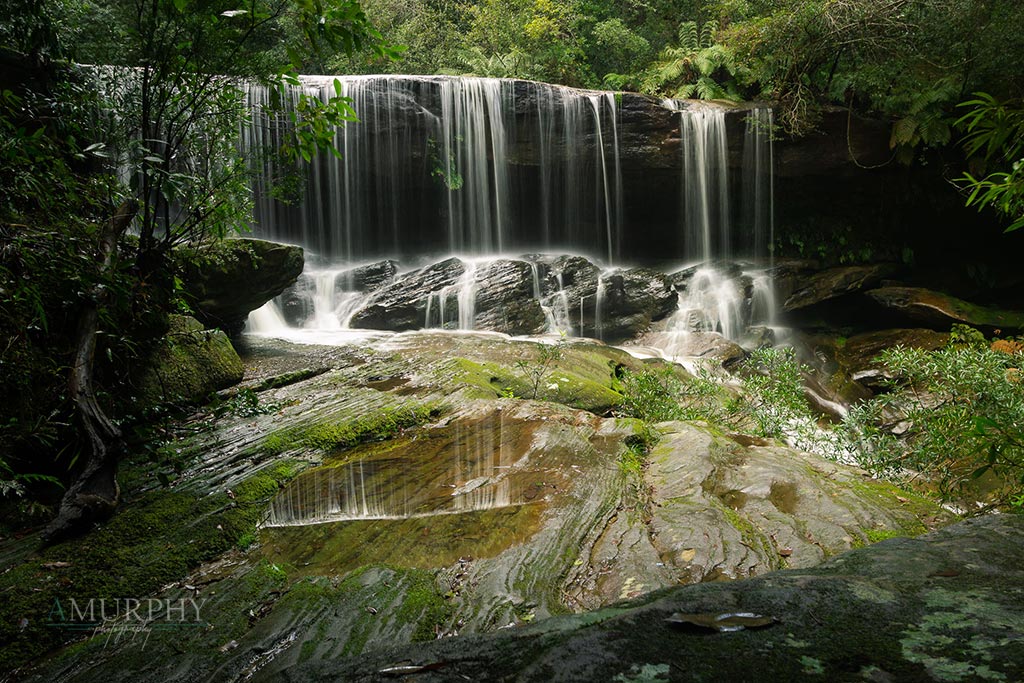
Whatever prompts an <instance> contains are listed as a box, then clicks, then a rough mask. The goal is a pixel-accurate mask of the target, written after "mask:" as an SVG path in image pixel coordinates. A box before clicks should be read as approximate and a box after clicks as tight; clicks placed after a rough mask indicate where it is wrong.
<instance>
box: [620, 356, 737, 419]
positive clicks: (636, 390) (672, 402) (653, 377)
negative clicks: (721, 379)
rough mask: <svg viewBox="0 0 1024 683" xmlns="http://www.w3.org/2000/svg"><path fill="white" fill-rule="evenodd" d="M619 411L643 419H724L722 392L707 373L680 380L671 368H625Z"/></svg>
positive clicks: (678, 375)
mask: <svg viewBox="0 0 1024 683" xmlns="http://www.w3.org/2000/svg"><path fill="white" fill-rule="evenodd" d="M621 393H622V403H621V404H620V405H619V413H620V414H621V415H625V416H628V417H636V418H639V419H641V420H644V421H645V422H652V423H653V422H667V421H670V420H707V421H709V422H715V421H721V420H723V419H725V416H726V415H725V408H724V405H725V393H724V390H723V388H722V387H721V385H720V384H718V383H717V382H716V381H715V380H714V379H712V378H711V376H710V374H709V373H706V372H702V373H699V374H698V375H697V376H695V377H692V378H687V379H686V380H683V379H682V378H681V376H680V374H679V373H678V371H676V370H674V369H673V368H672V367H668V366H664V367H660V368H657V369H644V370H640V371H639V372H633V371H631V370H626V371H625V372H624V373H623V376H622V389H621Z"/></svg>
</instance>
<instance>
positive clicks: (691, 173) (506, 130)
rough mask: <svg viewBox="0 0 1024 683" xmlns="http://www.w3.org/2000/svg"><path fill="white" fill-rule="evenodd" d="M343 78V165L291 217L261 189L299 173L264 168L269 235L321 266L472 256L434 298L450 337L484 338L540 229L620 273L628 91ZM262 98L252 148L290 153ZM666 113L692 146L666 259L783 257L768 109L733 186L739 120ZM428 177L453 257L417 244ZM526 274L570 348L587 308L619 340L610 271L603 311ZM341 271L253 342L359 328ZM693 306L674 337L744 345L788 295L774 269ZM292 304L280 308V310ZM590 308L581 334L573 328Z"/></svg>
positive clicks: (320, 84) (433, 322) (311, 184)
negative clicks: (498, 283)
mask: <svg viewBox="0 0 1024 683" xmlns="http://www.w3.org/2000/svg"><path fill="white" fill-rule="evenodd" d="M339 81H340V83H341V86H342V94H343V95H344V96H347V97H350V98H351V99H352V102H353V106H354V107H355V108H356V110H357V112H358V115H359V116H360V119H361V121H360V123H358V124H352V125H347V126H344V127H343V128H340V129H339V130H338V133H337V143H338V147H339V149H340V150H341V152H342V158H341V159H340V160H339V159H335V158H334V157H330V156H328V155H323V156H322V157H318V158H317V160H316V162H315V163H313V164H310V165H309V166H308V167H307V168H305V169H304V172H305V173H306V176H307V177H306V179H305V181H303V182H300V184H299V189H300V192H299V200H300V201H299V203H298V204H297V205H295V206H291V207H286V206H283V205H281V204H279V203H277V202H273V201H271V200H269V198H268V194H267V193H266V192H265V191H261V190H267V189H269V188H270V185H271V184H272V182H273V179H275V178H277V177H278V176H281V175H282V174H283V173H284V172H285V171H289V170H292V171H294V170H296V169H295V168H283V167H282V164H281V163H280V162H279V161H275V160H273V159H272V158H262V161H261V168H260V169H259V173H258V174H257V175H258V181H257V184H258V185H259V187H257V198H258V201H257V206H256V212H255V218H256V222H257V226H256V232H257V235H260V236H268V237H272V238H279V239H280V238H289V237H290V239H291V241H296V238H297V241H300V242H301V243H302V244H304V245H305V246H307V248H308V249H309V250H310V251H311V252H312V253H313V254H314V255H316V254H319V255H321V257H323V258H321V259H320V262H321V263H324V262H326V263H330V262H332V261H333V262H336V261H337V259H339V258H344V259H345V260H346V261H348V262H351V261H352V260H365V257H368V256H369V255H377V254H386V255H399V254H403V253H405V254H410V253H412V254H419V253H424V251H425V250H429V249H432V248H443V247H444V246H447V247H448V249H450V250H451V251H454V252H458V253H461V254H463V255H465V254H469V255H471V256H469V257H468V258H467V257H465V256H463V257H462V258H463V262H464V263H465V264H466V271H465V274H464V276H463V277H462V278H461V279H460V280H459V281H458V282H457V283H454V284H451V285H448V286H446V287H443V288H441V289H440V290H439V291H435V292H429V293H424V298H425V309H426V310H425V312H424V317H423V321H422V324H423V327H425V328H438V329H445V330H455V329H458V330H463V331H471V330H474V328H475V325H476V315H475V313H476V311H475V304H476V295H477V289H478V284H479V281H480V279H481V278H482V277H485V275H486V268H487V267H488V266H487V264H488V263H489V262H491V261H493V259H494V256H493V255H494V254H496V253H498V252H501V251H503V250H504V251H508V250H509V249H514V248H515V246H516V243H517V240H519V239H520V235H521V233H522V232H523V231H524V230H530V229H533V230H536V231H537V232H538V234H540V235H541V236H542V238H543V242H544V244H575V245H583V246H588V247H590V248H591V249H592V251H593V252H599V253H601V254H602V256H603V257H604V258H605V259H606V265H607V267H609V268H610V267H611V266H612V264H617V263H618V259H619V254H620V252H621V243H622V240H623V237H624V234H623V229H624V226H625V221H624V207H625V198H624V197H623V178H622V155H621V150H620V122H619V115H620V112H619V107H618V98H617V95H616V94H615V93H593V92H586V91H578V90H573V89H569V88H564V87H560V86H549V85H545V84H539V83H527V84H524V83H518V84H517V83H514V82H512V81H506V80H498V79H479V78H448V77H404V76H393V77H392V76H387V77H377V76H373V77H369V76H365V77H364V76H360V77H342V78H340V79H339ZM333 83H334V78H332V77H331V78H328V77H303V81H302V85H301V86H298V87H296V88H293V89H292V90H291V91H289V93H288V94H289V97H291V99H292V101H293V104H294V102H295V101H297V98H298V97H299V94H300V93H306V94H307V95H313V96H316V97H320V98H321V99H326V98H327V97H329V96H331V95H332V94H333ZM248 95H249V101H250V104H251V106H252V107H253V108H254V111H256V115H255V116H254V121H253V124H252V126H250V127H248V128H247V129H246V130H245V131H243V138H244V141H243V144H244V145H246V146H248V147H250V148H253V149H255V148H257V147H258V146H260V145H270V146H272V145H274V144H279V143H280V142H281V141H282V140H283V139H284V136H285V135H286V133H287V130H286V129H287V123H286V122H285V121H284V120H283V119H278V118H272V117H270V116H269V115H268V114H266V113H265V112H264V113H261V112H262V108H263V107H265V106H266V105H267V104H268V103H269V96H268V94H267V92H266V91H265V90H263V89H261V88H258V87H255V86H252V87H250V88H249V91H248ZM521 96H522V97H526V98H528V99H529V100H530V102H531V106H532V107H534V109H533V110H531V111H534V112H535V113H534V115H532V116H531V117H529V118H528V119H524V120H528V121H529V125H530V126H537V127H538V128H537V129H533V130H531V131H530V135H531V136H532V137H531V138H530V139H531V140H535V141H539V145H538V149H536V150H535V151H534V154H535V156H534V157H533V158H534V159H536V160H537V161H535V162H533V163H538V164H539V167H538V168H537V172H536V174H535V175H532V176H529V178H528V179H527V180H523V179H522V178H518V177H516V176H515V169H516V158H515V155H516V154H517V152H516V144H517V139H518V136H519V134H520V133H521V132H523V131H522V125H523V124H522V123H521V121H520V119H522V116H521V114H522V107H521V106H520V105H519V104H517V102H516V99H517V98H518V97H521ZM665 104H666V106H667V107H669V108H671V109H674V110H676V111H678V112H679V113H678V119H679V133H680V141H681V152H680V157H679V166H680V178H681V180H680V188H681V192H680V196H681V207H680V222H679V236H680V237H679V243H678V244H675V245H666V255H679V254H685V255H686V256H688V257H689V258H692V259H698V260H701V261H703V262H704V263H705V264H707V263H708V262H709V261H711V260H712V259H723V258H728V257H729V256H730V255H731V254H733V253H743V254H745V255H752V256H755V257H764V256H767V255H769V254H770V244H771V240H772V234H773V229H774V218H773V214H774V206H773V201H772V190H773V181H772V165H773V163H774V158H773V150H772V144H771V126H772V123H773V121H772V113H771V110H769V109H754V110H752V111H750V112H749V113H748V115H747V118H746V130H745V134H744V138H743V160H744V165H743V169H742V177H741V178H740V177H736V178H733V179H730V169H729V165H728V151H729V148H728V144H727V142H728V141H727V139H726V135H727V132H726V125H725V124H726V110H724V109H723V108H720V107H715V106H708V105H704V104H699V105H694V104H692V103H683V102H676V101H666V103H665ZM300 170H301V169H300ZM424 177H432V178H433V179H434V180H435V181H436V182H434V183H433V184H434V186H435V190H434V191H436V192H438V193H439V196H440V197H441V198H442V199H441V200H440V201H439V202H435V204H431V206H435V205H436V206H438V207H442V208H443V213H444V215H443V221H444V226H445V227H444V232H443V237H442V241H443V242H444V244H443V245H439V244H437V243H436V241H435V242H431V241H430V240H431V236H430V235H429V234H427V233H426V232H423V233H421V232H419V231H418V227H416V226H418V225H419V224H420V222H422V221H424V220H428V219H427V218H425V217H423V216H419V215H415V212H410V211H409V210H408V206H410V203H409V201H407V200H408V197H409V196H419V195H417V194H416V193H420V195H423V193H424V192H428V190H425V189H424V184H423V182H422V180H423V178H424ZM531 183H536V186H531V185H530V184H531ZM730 187H733V188H734V189H735V188H741V189H742V193H741V194H742V196H741V198H740V201H739V202H738V203H735V204H734V203H733V202H732V200H731V198H730ZM400 198H401V201H398V200H399V199H400ZM523 203H532V204H533V205H534V206H533V207H532V208H533V210H534V212H535V214H536V217H537V218H536V221H535V222H536V224H535V225H532V224H531V225H527V226H524V225H523V224H522V223H521V221H520V217H521V210H522V204H523ZM438 211H441V209H438ZM410 226H413V227H412V228H411V227H410ZM513 253H514V252H513ZM487 254H490V256H486V255H487ZM526 260H527V261H528V262H529V263H530V267H531V269H532V277H533V283H532V295H533V297H534V298H535V299H536V300H537V301H538V302H539V304H540V306H541V310H542V311H543V313H544V319H545V322H546V331H547V332H548V333H551V334H565V335H572V334H574V332H575V333H578V332H579V331H580V330H583V329H588V327H587V325H586V323H587V321H586V315H585V312H586V309H587V307H588V305H589V304H594V305H595V307H596V311H595V316H594V318H595V319H594V328H593V329H594V334H595V336H597V337H598V338H603V337H605V336H606V335H605V332H606V329H605V328H606V327H607V315H606V306H607V303H606V301H605V299H606V297H607V291H606V282H605V278H606V276H607V275H608V274H609V273H610V272H612V271H611V270H603V271H602V272H601V274H600V276H599V278H598V280H597V291H596V292H595V293H594V294H593V296H594V297H595V299H596V301H590V297H591V296H592V295H591V294H587V295H586V296H585V297H584V299H581V300H578V301H577V300H574V301H570V300H569V295H568V294H567V292H566V291H565V288H564V286H563V284H562V278H561V273H557V272H550V273H548V272H545V274H544V275H543V277H542V275H541V273H540V272H539V270H538V264H537V263H536V262H534V261H533V260H532V258H527V259H526ZM338 272H340V270H338V269H337V268H321V269H317V270H310V271H308V272H307V274H306V275H307V276H309V279H308V280H307V281H311V282H313V286H312V287H311V288H309V289H307V290H305V291H301V292H294V293H293V294H294V296H292V298H291V299H289V303H288V306H289V307H288V309H287V311H286V312H287V313H288V315H285V316H282V315H281V311H282V310H283V309H281V308H274V307H273V306H268V307H265V308H264V309H261V311H258V312H254V314H253V316H252V319H251V321H250V324H249V329H250V331H253V332H256V333H259V334H274V335H278V336H285V335H286V333H288V332H289V331H294V329H293V328H290V327H289V326H288V325H287V323H286V320H295V317H294V310H295V309H296V308H300V309H302V311H303V317H302V321H303V322H302V323H301V325H302V328H303V330H304V331H305V332H308V333H317V332H320V333H324V334H328V333H329V334H335V333H339V332H346V331H348V328H349V321H350V319H351V318H352V316H353V314H354V313H355V312H357V311H358V310H359V309H360V308H361V307H362V306H364V305H366V304H367V302H368V298H367V296H365V295H361V294H358V293H354V292H347V291H345V290H344V288H343V287H339V285H338V284H337V283H336V282H335V283H333V284H332V279H331V278H332V274H333V275H337V273H338ZM548 278H552V279H548ZM554 280H557V282H558V285H557V289H555V286H554ZM678 298H679V309H678V311H677V312H676V313H675V314H674V315H673V316H672V318H671V320H670V322H669V325H668V328H669V331H670V333H671V334H676V335H678V334H686V333H690V332H696V331H716V332H719V333H721V334H722V335H723V336H725V337H727V338H730V339H738V338H739V337H741V336H742V335H743V332H744V330H745V328H746V327H747V326H748V325H750V324H770V323H772V322H773V320H774V310H775V302H774V295H773V292H772V289H771V283H770V280H769V278H768V277H767V275H765V274H764V273H763V272H761V273H758V272H754V271H751V272H750V274H749V277H747V278H746V279H745V280H743V281H740V280H737V279H735V278H726V277H724V276H722V275H721V274H720V273H717V272H715V271H714V269H710V268H704V269H702V270H701V272H700V273H699V274H698V275H697V276H695V277H694V278H693V280H692V281H691V282H690V284H689V287H688V288H687V289H686V291H683V292H680V294H679V297H678ZM283 305H284V301H283V300H281V301H279V302H278V306H283ZM577 306H578V307H579V309H578V313H579V325H578V327H576V326H574V324H573V322H574V318H575V317H576V313H577V308H576V307H577Z"/></svg>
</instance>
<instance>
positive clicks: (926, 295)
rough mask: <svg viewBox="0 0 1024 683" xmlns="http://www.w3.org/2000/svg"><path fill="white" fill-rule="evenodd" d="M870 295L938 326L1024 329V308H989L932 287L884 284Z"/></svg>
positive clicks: (916, 320) (892, 310)
mask: <svg viewBox="0 0 1024 683" xmlns="http://www.w3.org/2000/svg"><path fill="white" fill-rule="evenodd" d="M867 295H868V296H869V297H870V298H871V299H872V300H874V301H875V302H876V303H878V304H879V305H880V306H882V307H883V308H885V309H886V310H887V311H889V312H890V313H893V314H895V315H897V316H899V317H901V318H903V319H905V320H907V321H909V322H912V323H917V324H919V325H926V326H928V327H932V328H934V329H948V328H949V326H950V325H952V324H954V323H964V324H967V325H971V326H973V327H982V328H985V329H987V330H994V329H1000V330H1003V331H1007V332H1008V331H1017V330H1024V313H1022V312H1020V311H1009V310H1000V309H995V308H987V307H985V306H980V305H978V304H972V303H970V302H968V301H964V300H962V299H957V298H956V297H952V296H950V295H948V294H943V293H942V292H936V291H933V290H930V289H924V288H921V287H881V288H879V289H874V290H871V291H869V292H867Z"/></svg>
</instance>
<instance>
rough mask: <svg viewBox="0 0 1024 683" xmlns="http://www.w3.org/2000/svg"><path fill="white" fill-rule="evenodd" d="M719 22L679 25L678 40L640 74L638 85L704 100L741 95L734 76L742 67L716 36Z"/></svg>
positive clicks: (676, 95) (691, 22) (683, 97)
mask: <svg viewBox="0 0 1024 683" xmlns="http://www.w3.org/2000/svg"><path fill="white" fill-rule="evenodd" d="M717 33H718V23H717V22H715V21H708V22H705V23H704V25H703V26H702V27H699V28H698V24H697V22H696V21H684V22H683V23H682V24H680V26H679V42H678V44H677V45H675V46H669V47H666V48H665V49H663V50H662V51H661V53H660V54H659V55H658V59H657V60H656V61H654V62H653V63H652V64H651V65H650V66H649V67H647V69H646V70H645V71H644V72H643V73H642V74H640V76H639V82H640V89H641V90H642V91H643V92H647V93H651V94H664V95H669V96H670V97H675V98H681V99H685V98H694V97H696V98H699V99H703V100H717V99H730V100H739V99H741V96H740V92H739V89H738V86H737V77H738V76H739V75H740V74H741V67H740V65H739V64H738V63H737V61H736V59H735V55H734V54H733V53H732V51H731V50H730V49H729V48H728V47H727V46H725V45H722V44H719V43H718V42H716V40H715V36H716V35H717Z"/></svg>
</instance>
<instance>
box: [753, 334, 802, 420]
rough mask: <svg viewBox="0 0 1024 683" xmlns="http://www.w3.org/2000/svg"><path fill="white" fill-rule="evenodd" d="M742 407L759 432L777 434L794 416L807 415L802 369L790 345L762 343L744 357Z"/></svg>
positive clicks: (798, 417) (795, 417) (794, 418)
mask: <svg viewBox="0 0 1024 683" xmlns="http://www.w3.org/2000/svg"><path fill="white" fill-rule="evenodd" d="M741 373H742V376H743V378H744V394H743V398H742V399H741V400H742V402H743V411H744V412H746V413H747V414H748V415H749V417H750V418H751V419H752V420H753V421H754V423H755V424H756V425H757V432H758V433H759V434H760V435H761V436H768V437H780V436H783V435H784V434H785V432H786V428H787V427H788V426H789V425H790V423H791V422H793V421H794V420H798V419H800V418H807V417H809V416H810V413H811V410H810V405H808V403H807V398H806V397H805V395H804V381H803V375H802V369H801V367H800V364H799V363H798V362H797V360H796V352H795V351H794V350H793V349H792V348H770V347H763V348H760V349H757V350H756V351H754V352H753V353H751V354H750V357H749V358H747V359H746V360H745V361H743V365H742V369H741Z"/></svg>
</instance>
